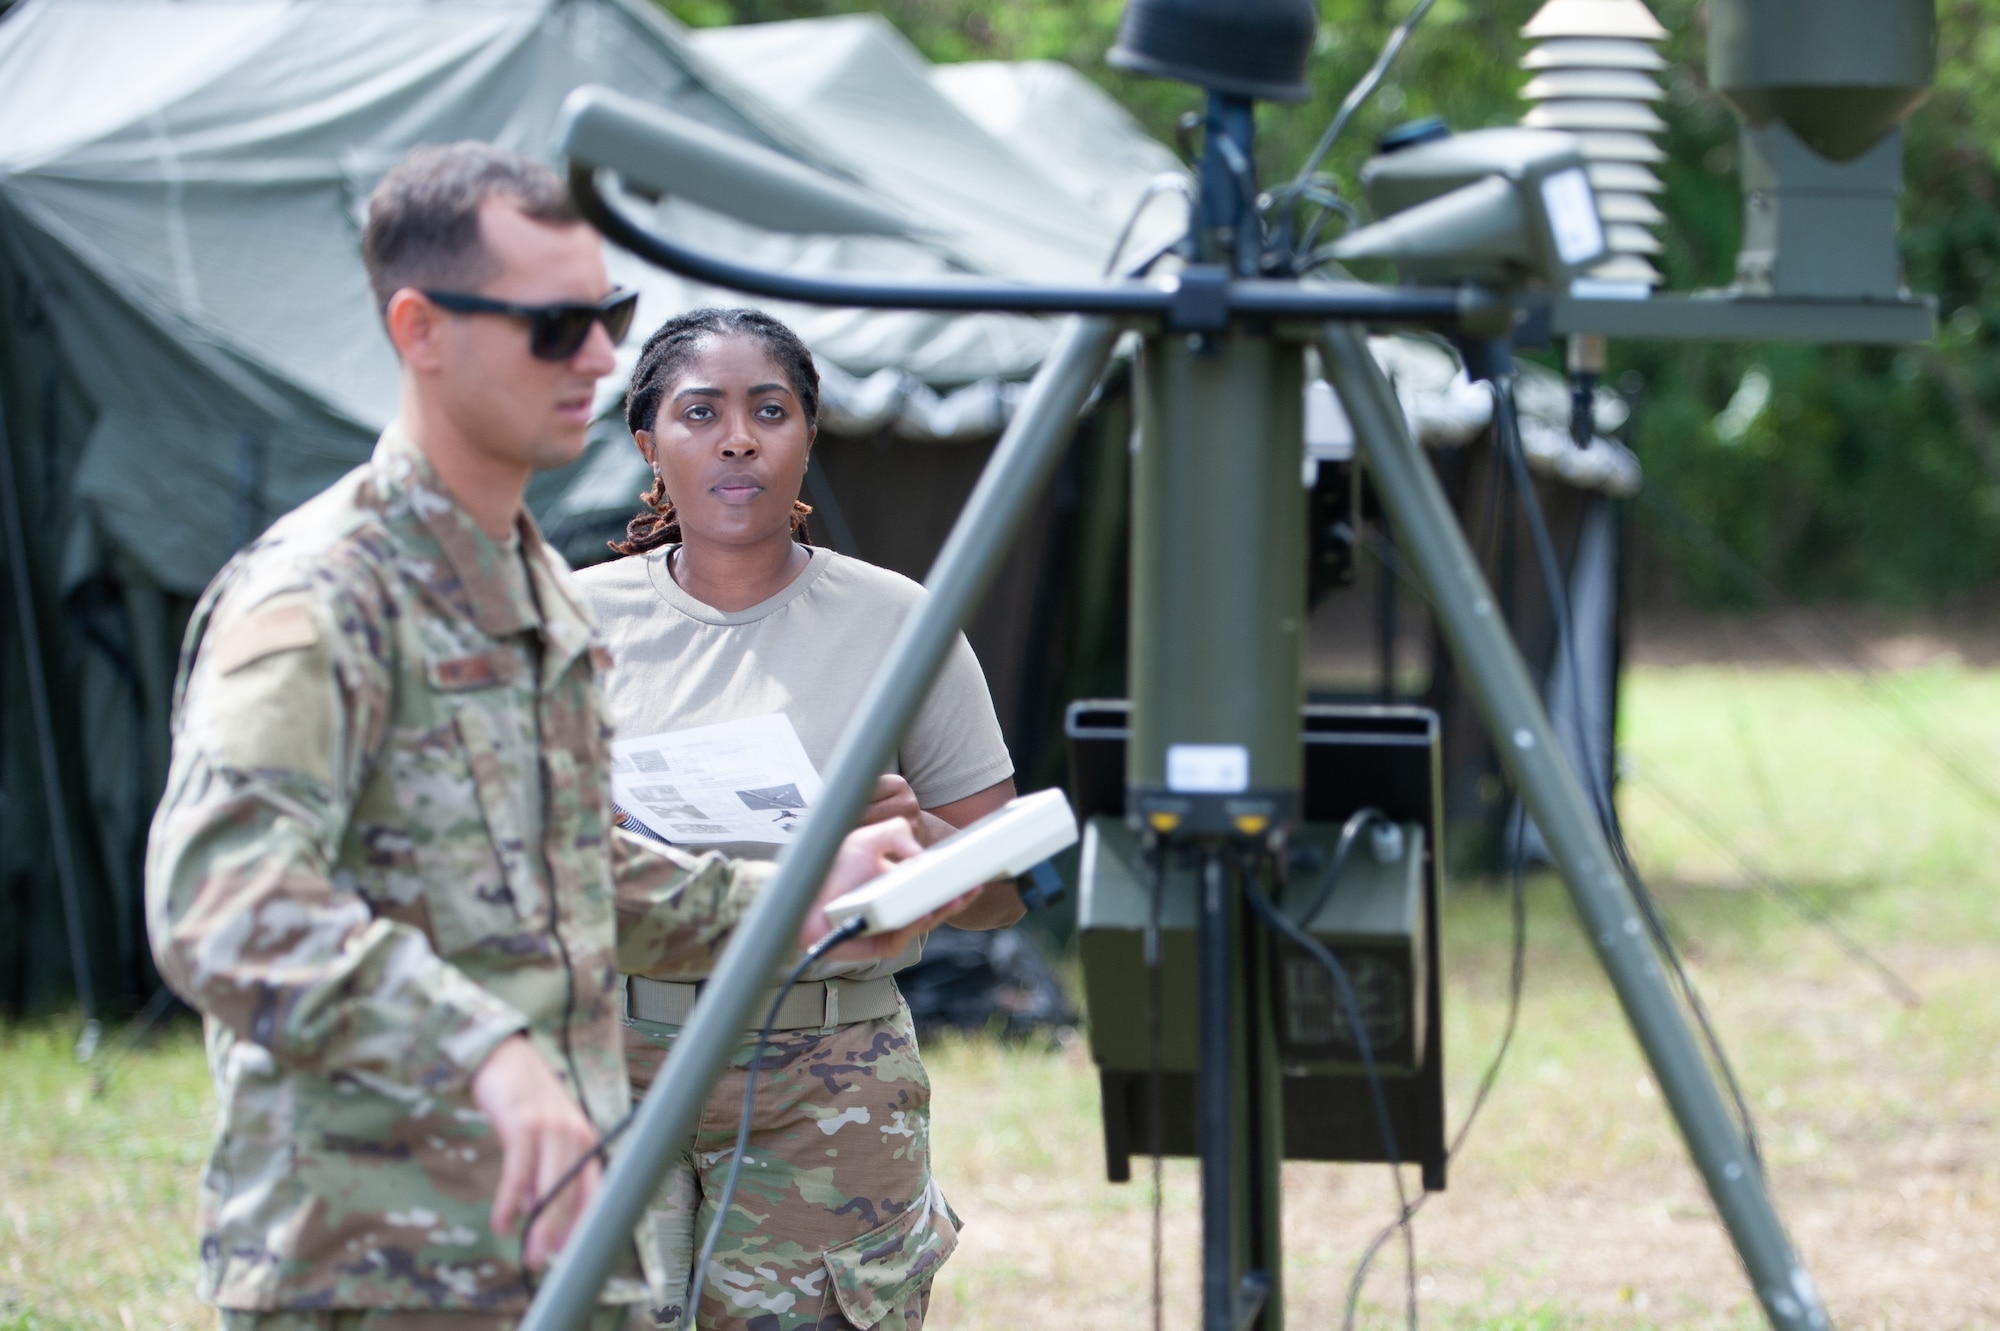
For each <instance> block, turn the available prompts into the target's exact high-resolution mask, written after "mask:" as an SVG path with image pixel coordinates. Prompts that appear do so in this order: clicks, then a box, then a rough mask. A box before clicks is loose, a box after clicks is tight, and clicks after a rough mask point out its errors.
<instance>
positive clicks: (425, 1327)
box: [221, 1308, 648, 1331]
mask: <svg viewBox="0 0 2000 1331" xmlns="http://www.w3.org/2000/svg"><path fill="white" fill-rule="evenodd" d="M221 1312H222V1331H514V1328H515V1327H517V1326H519V1325H520V1319H518V1318H515V1317H509V1316H496V1315H495V1314H493V1313H468V1312H430V1311H425V1310H421V1309H419V1310H415V1311H412V1310H410V1309H404V1308H351V1309H343V1310H340V1311H324V1312H275V1313H253V1312H235V1311H232V1310H230V1309H228V1308H224V1309H222V1310H221ZM647 1325H648V1319H647V1318H646V1315H645V1313H644V1311H643V1310H642V1309H638V1308H600V1309H599V1310H598V1312H597V1314H596V1316H594V1317H592V1318H591V1319H590V1331H644V1329H645V1328H646V1326H647Z"/></svg>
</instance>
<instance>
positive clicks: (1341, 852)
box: [1300, 805, 1389, 928]
mask: <svg viewBox="0 0 2000 1331" xmlns="http://www.w3.org/2000/svg"><path fill="white" fill-rule="evenodd" d="M1371 826H1374V827H1387V826H1389V817H1388V815H1387V814H1385V813H1383V812H1382V811H1381V810H1380V809H1378V808H1375V807H1374V806H1373V805H1370V806H1369V807H1367V808H1365V809H1356V810H1355V811H1354V812H1353V813H1351V814H1349V815H1348V816H1347V821H1346V822H1344V823H1342V824H1341V825H1340V840H1338V841H1336V842H1334V845H1333V859H1332V860H1330V861H1328V863H1327V866H1326V869H1325V871H1324V872H1323V873H1321V874H1320V876H1319V887H1318V889H1317V890H1316V891H1315V892H1314V893H1313V899H1312V904H1311V905H1310V906H1307V907H1306V912H1305V914H1304V915H1302V916H1301V917H1300V919H1301V921H1302V922H1303V923H1304V924H1305V925H1306V926H1307V927H1308V928H1310V927H1311V926H1312V922H1313V921H1314V920H1316V919H1318V918H1319V913H1320V912H1321V911H1323V910H1325V909H1326V903H1327V902H1329V901H1331V900H1333V890H1334V888H1335V887H1337V886H1339V884H1340V872H1341V870H1343V869H1345V868H1346V867H1347V861H1348V860H1349V859H1350V858H1352V857H1353V854H1354V844H1355V842H1357V841H1359V840H1360V839H1361V834H1362V832H1364V831H1366V830H1367V829H1368V828H1369V827H1371Z"/></svg>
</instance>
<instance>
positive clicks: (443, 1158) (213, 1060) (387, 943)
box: [146, 144, 930, 1331]
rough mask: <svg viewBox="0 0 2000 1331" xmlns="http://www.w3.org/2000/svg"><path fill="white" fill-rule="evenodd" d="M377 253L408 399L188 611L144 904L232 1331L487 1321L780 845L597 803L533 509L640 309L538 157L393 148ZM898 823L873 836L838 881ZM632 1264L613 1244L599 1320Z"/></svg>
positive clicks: (216, 1292) (488, 1326) (893, 942)
mask: <svg viewBox="0 0 2000 1331" xmlns="http://www.w3.org/2000/svg"><path fill="white" fill-rule="evenodd" d="M364 249H365V251H366V254H367V258H368V267H369V278H370V281H371V283H372V284H373V286H374V288H375V293H376V296H377V299H378V301H379V302H380V303H381V304H382V306H383V308H384V311H385V322H386V324H387V327H388V330H389V333H390V336H391V339H392V340H393V341H394V342H395V344H396V349H397V353H398V356H399V358H400V360H401V362H402V367H403V375H402V404H401V407H400V409H399V412H398V416H397V419H396V422H395V423H394V424H392V425H391V426H390V428H389V429H388V431H387V432H386V433H385V434H384V435H383V437H382V439H381V442H380V443H379V444H378V445H377V446H376V449H375V453H374V456H373V457H372V458H371V459H370V460H369V461H368V462H367V463H366V464H364V465H363V466H361V467H359V468H357V469H356V470H355V471H353V472H352V473H350V474H349V475H348V476H347V477H346V478H344V479H343V480H341V481H340V482H339V483H337V484H336V485H334V486H333V487H332V488H331V489H329V490H327V491H326V492H325V493H323V494H321V495H320V496H318V497H317V498H315V499H313V500H312V501H310V502H309V503H307V504H305V505H304V506H303V507H301V508H299V509H297V510H295V511H293V512H292V513H290V514H287V515H286V516H285V517H283V518H281V519H279V520H278V521H277V522H276V523H275V524H273V526H272V527H271V529H270V531H268V532H267V533H266V534H265V535H264V536H263V537H262V538H260V539H259V540H258V541H257V542H255V543H254V544H253V545H252V546H250V547H249V548H247V549H246V550H244V551H243V552H242V553H240V554H239V555H238V556H237V557H236V558H235V559H234V560H232V561H231V562H230V563H229V565H228V566H227V567H226V568H224V569H223V571H222V572H221V573H220V574H219V575H218V576H217V577H216V580H215V582H214V584H213V585H212V586H211V587H210V588H209V589H208V591H207V593H206V594H205V595H204V596H203V598H202V600H201V603H200V605H199V606H198V607H197V609H196V612H195V615H194V619H193V621H192V623H191V625H190V627H189V631H188V637H187V643H186V646H185V648H184V652H183V660H182V674H181V681H180V685H179V698H178V702H177V708H176V718H175V732H174V756H173V766H172V771H171V775H170V777H169V780H168V785H167V792H166V796H165V798H164V799H163V801H162V802H161V805H160V809H159V812H158V814H157V816H156V818H155V820H154V824H153V830H152V839H151V843H150V846H149V851H148V859H147V873H146V889H147V909H148V924H149V930H150V933H151V936H152V940H153V947H154V955H155V956H156V958H157V959H158V962H159V966H160V970H161V973H162V975H164V976H165V977H166V979H167V981H168V983H169V984H171V985H172V986H173V988H174V990H175V991H176V992H177V993H179V994H180V995H181V996H182V997H183V998H185V999H187V1000H188V1001H189V1002H190V1003H191V1004H193V1005H194V1006H195V1007H197V1008H198V1009H200V1010H201V1012H202V1013H203V1014H204V1016H205V1018H206V1028H207V1034H208V1053H209V1063H210V1069H211V1072H212V1074H213V1077H214V1080H215V1087H216V1095H217V1098H218V1100H219V1101H220V1109H221V1119H220V1127H219V1131H218V1135H217V1139H216V1143H215V1147H214V1151H213V1153H212V1155H211V1157H210V1160H209V1165H208V1168H207V1171H206V1173H205V1175H204V1177H203V1184H202V1201H201V1229H202V1240H201V1256H202V1290H203V1293H204V1295H205V1296H206V1297H207V1298H209V1299H210V1300H211V1301H213V1302H214V1303H216V1304H217V1305H219V1307H220V1308H221V1309H222V1319H223V1325H224V1326H225V1327H226V1328H230V1329H231V1331H238V1329H243V1328H255V1329H256V1331H307V1329H308V1328H311V1329H312V1331H430V1329H431V1328H437V1329H438V1331H503V1329H504V1328H509V1327H512V1326H513V1325H514V1323H515V1320H516V1319H517V1317H518V1316H519V1314H520V1313H521V1311H522V1310H523V1309H524V1308H525V1306H526V1304H527V1301H528V1299H529V1297H530V1295H531V1284H530V1272H531V1271H532V1270H534V1269H536V1268H539V1267H541V1266H543V1265H545V1264H546V1262H547V1261H548V1260H549V1258H550V1257H551V1256H552V1255H553V1254H554V1253H555V1252H556V1251H557V1250H558V1249H559V1248H560V1246H561V1244H562V1242H563V1240H564V1238H565V1237H566V1236H567V1233H568V1231H569V1229H570V1227H571V1225H572V1224H573V1222H574V1220H575V1218H576V1216H577V1214H578V1213H579V1212H580V1210H581V1208H582V1206H583V1204H584V1203H585V1201H587V1199H588V1198H589V1196H590V1194H591V1192H592V1190H593V1189H594V1188H595V1187H596V1185H597V1181H598V1177H599V1166H598V1165H597V1164H596V1163H594V1162H593V1163H592V1164H590V1165H589V1166H587V1167H586V1168H584V1169H583V1170H582V1171H581V1172H580V1173H579V1175H578V1176H577V1177H576V1179H575V1180H574V1182H573V1183H571V1184H570V1185H569V1186H568V1187H566V1188H563V1189H562V1190H560V1191H557V1192H555V1193H554V1195H553V1198H552V1200H548V1201H547V1202H546V1204H545V1205H544V1206H543V1207H542V1209H541V1210H540V1211H539V1218H538V1219H536V1220H535V1221H534V1223H533V1224H532V1225H530V1226H529V1228H528V1232H527V1233H526V1234H525V1235H518V1234H516V1233H515V1232H514V1231H515V1230H516V1228H517V1227H518V1226H519V1224H520V1222H521V1221H522V1220H523V1219H524V1218H527V1216H528V1215H529V1213H530V1212H531V1210H532V1209H533V1208H534V1206H535V1204H536V1202H537V1200H538V1199H544V1198H548V1197H549V1195H550V1192H551V1189H552V1188H553V1187H554V1186H555V1185H556V1184H557V1182H558V1180H559V1179H560V1178H561V1177H562V1175H563V1173H564V1171H565V1170H567V1169H568V1168H569V1167H570V1166H571V1165H572V1164H573V1163H574V1162H575V1161H577V1160H578V1159H580V1158H582V1157H584V1156H585V1155H587V1154H588V1153H589V1152H591V1151H592V1149H593V1148H594V1147H595V1146H596V1144H597V1142H598V1139H599V1136H600V1134H602V1133H603V1132H605V1131H606V1130H608V1129H609V1128H610V1127H611V1126H612V1125H613V1124H615V1123H616V1122H617V1121H618V1120H619V1119H620V1118H621V1117H623V1116H624V1114H625V1113H626V1111H627V1108H628V1104H629V1093H628V1089H627V1082H626V1073H625V1068H624V1063H623V1057H622V1052H621V1048H620V1044H621V1033H620V1027H619V1023H618V1011H617V1003H616V990H615V988H614V984H615V980H616V973H617V972H618V971H621V970H623V971H628V972H630V971H647V970H652V969H655V968H657V967H660V966H663V965H670V964H672V963H674V962H675V961H676V960H682V959H687V960H691V959H694V958H696V957H702V958H704V959H705V958H706V957H707V956H708V955H709V954H712V953H713V952H714V951H715V950H716V949H717V948H718V947H719V945H720V942H721V940H722V939H723V937H724V936H725V935H726V933H727V931H728V930H729V928H730V926H731V925H732V924H733V923H734V922H735V921H736V920H737V919H738V918H739V916H740V915H741V913H742V911H743V909H744V908H745V906H746V904H747V903H748V902H749V901H750V900H751V899H752V898H753V897H754V895H755V893H756V891H757V890H758V889H759V887H760V886H761V884H762V883H763V881H764V880H765V878H766V877H767V876H768V866H763V865H752V864H744V863H738V862H733V861H729V860H726V859H723V858H721V857H719V856H715V855H709V856H704V857H702V858H699V859H695V858H691V857H688V856H684V855H681V854H679V853H677V852H673V851H668V850H664V849H662V848H656V847H649V846H648V845H646V844H645V843H642V842H641V841H639V840H638V839H637V838H635V837H632V836H631V835H630V834H629V833H625V832H622V831H614V830H613V829H612V827H611V825H610V813H611V809H610V797H609V789H608V782H607V779H606V775H605V773H606V770H607V762H608V753H607V749H606V735H607V730H608V728H607V725H606V721H605V711H604V702H603V699H602V696H601V693H600V690H599V686H598V675H599V672H601V671H602V670H603V669H604V668H605V666H606V664H607V661H606V659H605V656H604V652H603V649H602V648H601V647H600V646H598V645H597V643H596V637H595V630H594V626H593V624H592V621H591V617H590V614H589V611H588V610H587V609H586V608H585V602H584V601H583V599H582V598H581V596H580V595H579V594H578V593H577V592H576V590H575V589H574V587H573V586H572V584H571V580H570V576H569V572H568V569H567V568H566V567H565V565H564V564H563V562H562V560H561V558H560V557H559V556H558V555H556V554H555V553H554V552H553V551H552V550H550V549H549V548H548V547H547V546H546V545H545V544H544V543H543V542H542V539H541V537H540V535H539V534H538V533H537V531H536V529H535V526H534V523H533V522H532V521H531V520H530V519H529V517H528V515H527V513H526V511H525V510H524V509H522V507H521V495H522V492H523V489H524V488H525V486H526V484H527V480H528V478H529V476H530V475H531V474H532V472H533V471H534V470H536V469H538V468H544V467H550V466H559V465H561V464H563V463H565V462H569V461H572V460H574V459H575V457H576V456H577V455H578V454H579V453H580V452H581V450H582V446H583V436H584V431H585V428H586V426H587V425H588V422H589V419H590V414H591V403H592V395H593V390H594V387H595V384H596V381H597V379H598V378H600V377H601V376H602V375H603V374H605V373H607V372H608V371H610V370H611V369H612V367H613V363H614V358H613V343H614V340H615V339H614V338H613V336H611V333H612V330H613V329H614V328H615V329H616V331H618V332H620V333H622V331H623V327H624V324H625V323H626V322H629V317H630V313H629V309H628V310H626V311H625V314H624V317H623V318H621V317H620V316H619V312H618V307H617V305H616V303H615V301H607V299H606V297H607V293H608V292H610V283H609V281H608V279H607V276H606V273H605V268H604V261H603V255H602V249H601V246H600V244H599V242H598V240H597V238H596V236H595V234H594V233H593V232H591V231H590V230H589V229H588V228H586V227H584V226H583V225H582V224H581V223H580V221H579V220H578V219H577V217H576V216H575V214H574V213H573V212H572V211H571V210H570V205H569V203H568V200H567V198H566V196H565V195H564V193H563V190H562V188H561V185H560V183H559V182H558V181H557V180H556V178H555V177H554V176H553V175H552V174H551V173H550V172H548V171H547V170H546V169H544V168H542V167H539V166H536V165H535V164H533V163H530V162H527V161H524V160H522V159H519V158H515V157H513V156H511V155H509V154H505V153H500V152H497V151H495V150H493V149H490V148H486V147H484V146H482V145H477V144H459V145H454V146H452V147H448V148H442V149H430V150H423V151H420V152H418V153H416V154H413V155H412V156H411V157H410V158H408V159H405V161H404V162H402V163H401V164H399V165H398V166H397V167H396V168H394V169H393V170H392V171H391V172H390V173H389V174H388V176H386V177H385V178H384V180H383V182H382V184H381V186H380V187H379V188H378V189H377V191H376V193H375V195H374V197H373V198H372V199H371V201H370V215H369V223H368V233H367V236H366V238H365V240H364ZM496 301H497V302H501V303H503V304H504V305H505V306H506V307H507V308H505V309H500V310H496V309H494V308H493V303H494V302H496ZM481 302H484V304H482V303H481ZM593 305H594V306H596V307H597V309H596V310H595V311H591V310H589V309H588V307H590V306H593ZM579 307H584V308H582V309H581V310H580V309H579ZM565 320H566V321H567V323H566V324H565V323H564V321H565ZM579 326H581V328H582V329H583V332H582V334H581V336H580V337H578V336H576V330H577V328H578V327H579ZM915 850H916V843H915V841H914V839H913V838H912V837H911V834H910V832H909V830H908V827H907V826H906V825H905V824H902V823H900V822H897V823H888V824H883V825H881V826H878V827H873V828H868V829H864V830H862V831H860V832H856V833H854V834H852V835H851V836H850V837H849V838H848V840H847V843H846V845H845V846H844V847H843V849H842V851H841V855H840V857H839V859H838V860H837V862H836V864H835V867H834V871H833V873H832V874H831V876H830V877H829V880H828V883H827V886H826V888H825V889H824V893H823V899H824V895H825V894H832V893H837V892H839V891H842V890H845V889H846V888H848V887H851V886H853V885H855V884H857V883H859V882H861V881H864V880H865V879H866V878H868V877H871V876H872V875H873V874H874V873H876V872H878V871H879V870H880V868H881V867H882V866H883V865H884V864H885V863H886V862H887V861H888V860H889V859H891V858H895V857H900V856H903V855H907V854H911V853H914V852H915ZM813 919H814V921H816V927H815V926H813V925H809V930H808V931H809V932H810V933H811V934H812V936H815V937H816V936H817V935H818V933H822V932H824V928H825V924H824V917H823V916H821V915H820V914H819V913H818V912H814V913H813ZM923 923H924V924H925V925H926V926H928V924H929V923H930V922H929V921H925V922H923ZM906 937H907V935H897V936H894V937H883V938H879V939H862V940H856V941H855V942H854V943H850V944H848V945H846V946H847V947H849V948H859V949H860V950H861V953H860V954H865V955H883V954H892V953H893V952H894V951H895V950H896V949H898V948H900V947H901V946H902V944H903V942H904V941H906ZM801 941H802V943H804V942H807V941H810V939H809V938H808V937H807V935H806V933H802V936H801ZM646 1293H647V1291H646V1289H645V1286H644V1285H643V1283H641V1282H640V1281H639V1280H638V1279H637V1278H636V1268H635V1267H633V1266H632V1264H629V1263H628V1264H627V1270H626V1272H625V1273H624V1274H623V1275H622V1276H618V1277H614V1279H613V1280H612V1282H611V1284H610V1285H609V1286H608V1287H607V1290H606V1293H605V1303H606V1308H605V1309H604V1310H603V1311H602V1312H601V1313H600V1314H599V1316H598V1318H597V1323H596V1324H597V1325H599V1326H602V1327H611V1326H617V1325H622V1324H623V1321H624V1316H625V1312H626V1309H627V1308H629V1307H631V1306H633V1305H636V1304H637V1303H638V1302H639V1301H640V1300H642V1299H644V1298H645V1297H646Z"/></svg>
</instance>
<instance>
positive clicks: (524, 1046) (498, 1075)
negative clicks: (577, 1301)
mask: <svg viewBox="0 0 2000 1331" xmlns="http://www.w3.org/2000/svg"><path fill="white" fill-rule="evenodd" d="M472 1102H473V1103H474V1104H475V1105H477V1106H479V1112H480V1113H482V1114H484V1115H486V1117H487V1120H488V1121H489V1122H491V1123H492V1124H493V1135H494V1136H496V1137H498V1138H499V1139H500V1150H501V1157H500V1188H499V1191H498V1192H497V1193H495V1194H494V1197H493V1232H494V1233H495V1234H507V1233H511V1232H512V1231H513V1229H514V1226H515V1225H517V1224H519V1223H520V1221H521V1219H522V1217H524V1216H526V1215H527V1214H528V1212H529V1211H530V1210H531V1209H533V1207H534V1205H535V1203H536V1202H537V1201H539V1200H541V1199H542V1198H543V1197H544V1196H547V1194H548V1191H549V1189H551V1188H553V1187H555V1185H556V1180H557V1179H560V1178H561V1177H562V1176H563V1172H564V1171H565V1170H567V1169H568V1168H569V1167H570V1166H571V1165H573V1164H575V1163H576V1162H577V1160H578V1159H579V1158H581V1157H582V1156H583V1155H584V1154H586V1153H587V1152H589V1151H590V1150H591V1149H592V1148H594V1147H595V1146H596V1145H597V1129H596V1128H595V1127H593V1126H592V1125H591V1122H590V1120H589V1119H588V1118H586V1117H585V1116H584V1113H583V1111H582V1110H581V1109H579V1108H578V1107H577V1104H576V1101H575V1100H574V1099H572V1098H571V1097H570V1094H569V1092H568V1091H566V1090H564V1089H563V1084H562V1081H561V1079H560V1078H558V1077H557V1076H556V1074H555V1073H554V1071H552V1070H551V1069H550V1067H549V1065H548V1063H547V1062H545V1061H544V1060H543V1058H542V1056H541V1054H539V1053H537V1052H536V1050H535V1046H534V1045H533V1044H531V1043H530V1042H529V1040H528V1037H527V1036H525V1035H516V1036H514V1037H513V1038H511V1039H508V1040H504V1041H502V1042H501V1043H500V1046H499V1047H498V1048H496V1049H495V1050H494V1051H493V1052H492V1053H491V1054H489V1055H487V1058H486V1061H485V1062H484V1063H481V1064H480V1065H479V1070H478V1071H477V1072H475V1073H473V1074H472ZM602 1175H603V1169H602V1167H601V1166H600V1165H599V1163H598V1162H597V1161H596V1160H592V1161H591V1162H590V1163H589V1164H587V1165H585V1166H584V1167H583V1168H582V1169H580V1170H578V1171H577V1175H576V1177H575V1178H573V1179H571V1180H570V1181H569V1183H568V1184H567V1185H566V1186H565V1187H564V1188H563V1190H562V1191H561V1192H560V1193H558V1194H556V1196H555V1197H554V1198H553V1199H551V1200H550V1202H549V1203H548V1205H547V1206H545V1207H543V1208H542V1213H541V1215H540V1216H538V1217H536V1219H535V1224H534V1228H532V1229H530V1230H529V1231H528V1235H527V1239H526V1241H525V1242H524V1243H523V1244H522V1261H523V1262H524V1263H525V1264H526V1265H527V1267H528V1268H529V1269H530V1270H535V1271H538V1270H540V1269H542V1268H543V1267H545V1266H547V1265H548V1264H549V1259H550V1258H552V1257H554V1256H555V1255H556V1254H557V1253H558V1252H560V1251H562V1246H563V1244H564V1243H565V1242H567V1241H568V1239H569V1231H570V1227H571V1226H572V1225H574V1224H575V1223H576V1219H577V1217H578V1216H580V1215H582V1214H583V1208H584V1205H585V1204H586V1203H587V1202H589V1201H590V1197H591V1194H592V1193H594V1192H596V1191H597V1184H598V1180H599V1179H600V1178H601V1177H602Z"/></svg>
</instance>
